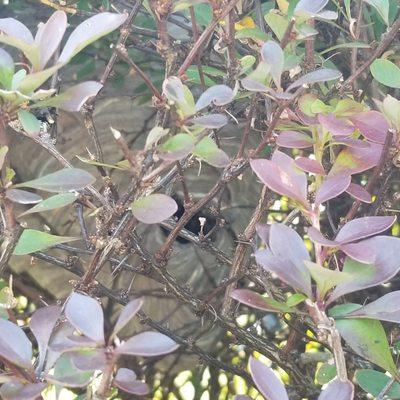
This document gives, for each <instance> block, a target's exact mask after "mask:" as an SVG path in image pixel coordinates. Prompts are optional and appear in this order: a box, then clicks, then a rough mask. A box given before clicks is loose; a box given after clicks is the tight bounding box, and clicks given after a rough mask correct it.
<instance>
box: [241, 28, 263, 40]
mask: <svg viewBox="0 0 400 400" xmlns="http://www.w3.org/2000/svg"><path fill="white" fill-rule="evenodd" d="M235 38H236V39H252V40H254V41H255V42H266V41H267V40H268V39H271V38H270V37H269V36H268V35H267V34H266V33H265V32H263V31H262V30H261V29H259V28H244V29H240V30H239V31H237V32H236V33H235Z"/></svg>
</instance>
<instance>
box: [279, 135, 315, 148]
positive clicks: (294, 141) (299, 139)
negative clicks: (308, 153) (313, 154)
mask: <svg viewBox="0 0 400 400" xmlns="http://www.w3.org/2000/svg"><path fill="white" fill-rule="evenodd" d="M276 144H277V145H278V146H281V147H288V148H292V149H305V148H307V147H311V146H312V145H313V140H312V138H311V137H310V136H308V135H306V134H304V133H300V132H296V131H283V132H281V133H280V134H279V135H278V137H277V138H276Z"/></svg>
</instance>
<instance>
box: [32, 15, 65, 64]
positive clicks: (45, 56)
mask: <svg viewBox="0 0 400 400" xmlns="http://www.w3.org/2000/svg"><path fill="white" fill-rule="evenodd" d="M66 29H67V15H66V14H65V12H64V11H56V12H54V13H53V14H52V15H51V17H50V18H49V19H48V20H47V22H46V23H45V24H44V25H42V26H41V27H40V28H39V29H38V32H37V34H36V37H35V44H36V45H37V46H38V47H39V51H40V69H43V68H45V66H46V64H47V62H48V61H49V60H50V58H51V56H52V55H53V54H54V52H55V51H56V50H57V48H58V46H59V45H60V43H61V40H62V38H63V36H64V33H65V30H66Z"/></svg>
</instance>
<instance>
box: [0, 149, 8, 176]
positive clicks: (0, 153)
mask: <svg viewBox="0 0 400 400" xmlns="http://www.w3.org/2000/svg"><path fill="white" fill-rule="evenodd" d="M7 153H8V147H7V146H1V147H0V170H1V169H2V168H3V166H4V161H5V159H6V157H7Z"/></svg>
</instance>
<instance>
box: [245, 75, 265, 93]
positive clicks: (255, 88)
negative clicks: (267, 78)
mask: <svg viewBox="0 0 400 400" xmlns="http://www.w3.org/2000/svg"><path fill="white" fill-rule="evenodd" d="M240 83H241V84H242V86H243V89H246V90H248V91H250V92H268V91H269V88H268V87H267V86H265V85H264V84H263V83H261V82H258V81H256V80H255V79H251V78H249V77H246V78H243V79H242V80H241V81H240Z"/></svg>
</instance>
